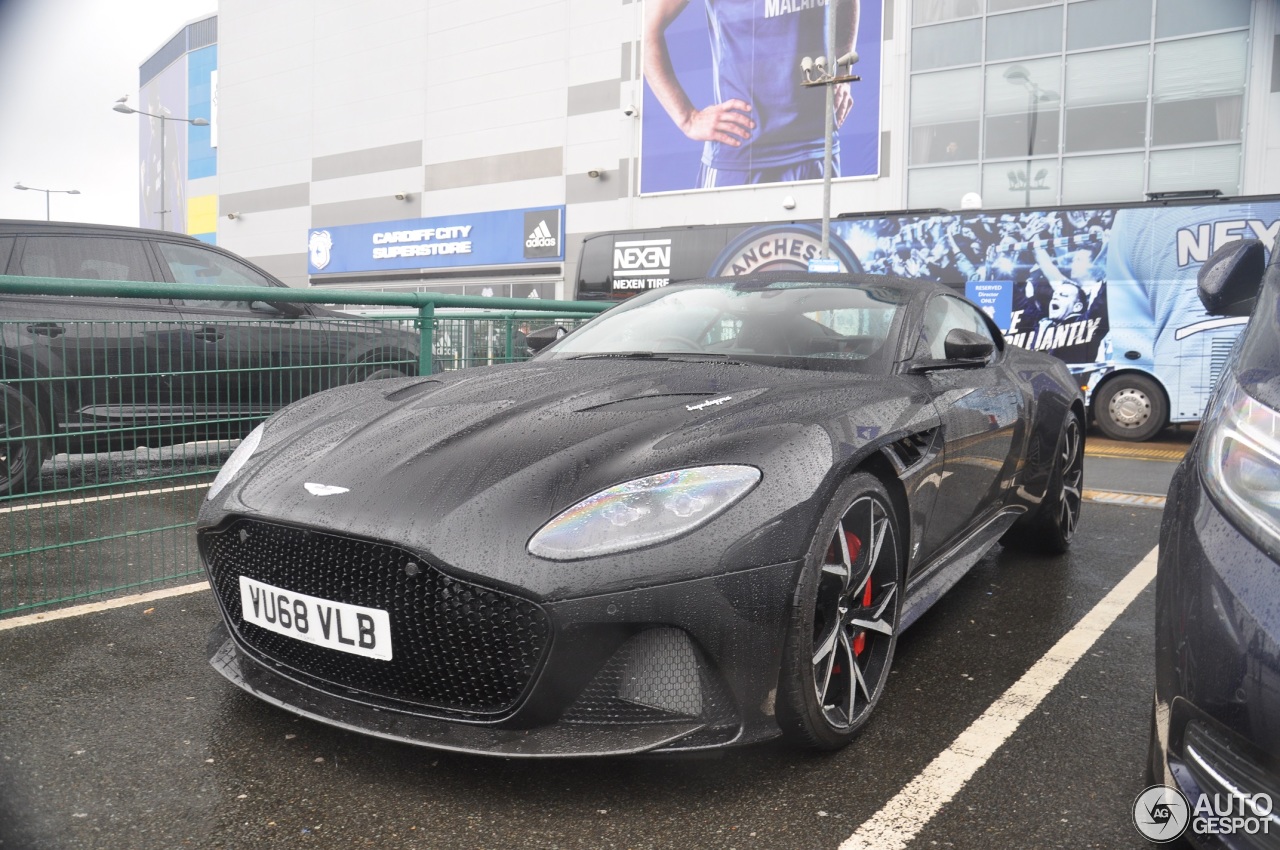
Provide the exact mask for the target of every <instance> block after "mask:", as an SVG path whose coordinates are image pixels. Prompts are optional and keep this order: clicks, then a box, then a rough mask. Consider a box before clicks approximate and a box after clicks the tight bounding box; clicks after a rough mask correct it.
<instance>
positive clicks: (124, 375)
mask: <svg viewBox="0 0 1280 850" xmlns="http://www.w3.org/2000/svg"><path fill="white" fill-rule="evenodd" d="M9 273H11V274H19V275H25V276H31V277H49V278H72V279H81V280H85V279H88V280H101V281H142V282H154V281H155V279H156V274H155V269H154V266H153V265H152V263H151V261H150V259H149V253H148V251H147V249H146V243H145V242H144V241H143V240H142V239H138V238H130V237H126V236H106V235H90V234H81V233H75V232H74V231H71V232H59V233H57V234H48V235H26V236H19V237H18V238H17V240H16V244H15V246H14V250H13V255H12V258H11V261H10V264H9ZM0 318H3V319H4V320H5V324H6V326H7V329H6V334H5V339H6V344H17V345H19V346H21V347H23V348H25V349H26V352H25V353H26V355H27V356H28V357H29V358H30V360H32V361H34V362H39V363H42V364H44V368H46V369H47V370H48V372H49V380H48V381H47V385H46V386H45V387H43V391H44V392H46V393H47V394H48V397H49V402H50V406H51V409H52V410H53V412H54V415H55V417H56V418H57V419H58V422H57V423H56V425H57V427H58V428H59V429H60V430H64V431H68V432H73V433H74V432H82V433H85V434H91V435H93V436H92V438H91V439H89V440H87V441H80V442H79V443H77V444H76V446H73V447H72V449H73V450H78V449H80V448H83V449H84V450H89V449H90V448H92V446H91V445H85V443H86V442H88V443H91V444H95V445H96V446H97V447H98V448H130V447H132V446H135V445H162V444H164V443H166V442H173V441H174V440H173V439H171V437H172V436H173V435H172V434H171V433H170V427H169V426H172V425H174V424H175V423H180V422H182V421H183V420H184V419H185V418H186V414H187V412H188V411H187V409H186V408H185V406H184V404H183V399H182V392H181V388H180V386H178V383H177V382H175V380H174V372H175V365H174V361H175V359H180V355H178V354H177V353H176V350H175V338H176V337H178V336H180V335H181V331H182V329H181V324H180V323H181V318H182V317H181V316H180V315H179V313H178V310H177V308H176V307H175V306H174V305H173V304H172V303H171V302H169V301H166V300H161V299H156V298H120V297H116V296H113V295H106V294H103V295H101V296H98V295H75V296H65V295H5V296H3V310H2V311H0ZM108 432H109V433H108Z"/></svg>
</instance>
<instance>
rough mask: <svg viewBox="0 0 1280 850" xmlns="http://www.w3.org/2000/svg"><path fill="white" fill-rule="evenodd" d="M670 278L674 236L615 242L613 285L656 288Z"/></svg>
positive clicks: (627, 287)
mask: <svg viewBox="0 0 1280 850" xmlns="http://www.w3.org/2000/svg"><path fill="white" fill-rule="evenodd" d="M670 282H671V240H670V239H636V240H631V241H627V242H614V243H613V289H614V290H627V289H657V288H659V287H662V286H666V285H667V284H668V283H670Z"/></svg>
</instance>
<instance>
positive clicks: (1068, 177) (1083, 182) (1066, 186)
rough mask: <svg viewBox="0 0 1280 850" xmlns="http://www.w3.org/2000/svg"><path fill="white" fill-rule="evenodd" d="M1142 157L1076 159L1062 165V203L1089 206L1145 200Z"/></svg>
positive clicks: (1087, 157) (1129, 155)
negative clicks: (1142, 198)
mask: <svg viewBox="0 0 1280 850" xmlns="http://www.w3.org/2000/svg"><path fill="white" fill-rule="evenodd" d="M1144 158H1145V157H1144V155H1143V154H1141V153H1122V154H1107V155H1104V156H1073V157H1068V158H1067V159H1064V160H1063V161H1062V202H1063V203H1064V204H1089V203H1095V202H1097V203H1103V202H1107V201H1128V200H1132V199H1133V198H1140V197H1142V186H1143V169H1144V163H1143V160H1144Z"/></svg>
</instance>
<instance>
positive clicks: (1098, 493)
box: [1083, 490, 1164, 508]
mask: <svg viewBox="0 0 1280 850" xmlns="http://www.w3.org/2000/svg"><path fill="white" fill-rule="evenodd" d="M1083 495H1084V498H1085V500H1086V501H1090V502H1102V503H1104V504H1108V505H1137V506H1138V507H1143V508H1163V507H1164V496H1149V495H1147V494H1146V493H1117V492H1114V491H1112V490H1085V491H1084V493H1083Z"/></svg>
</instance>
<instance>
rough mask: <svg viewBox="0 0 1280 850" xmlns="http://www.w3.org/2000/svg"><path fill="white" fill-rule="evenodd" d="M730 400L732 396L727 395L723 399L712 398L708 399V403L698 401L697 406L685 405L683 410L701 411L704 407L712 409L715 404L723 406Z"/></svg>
mask: <svg viewBox="0 0 1280 850" xmlns="http://www.w3.org/2000/svg"><path fill="white" fill-rule="evenodd" d="M731 398H733V396H731V395H727V396H725V397H724V398H713V399H709V400H708V401H700V402H698V403H697V404H686V405H685V406H684V409H685V410H702V409H703V408H704V407H714V406H715V405H717V404H724V403H725V402H726V401H729V400H730V399H731Z"/></svg>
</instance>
